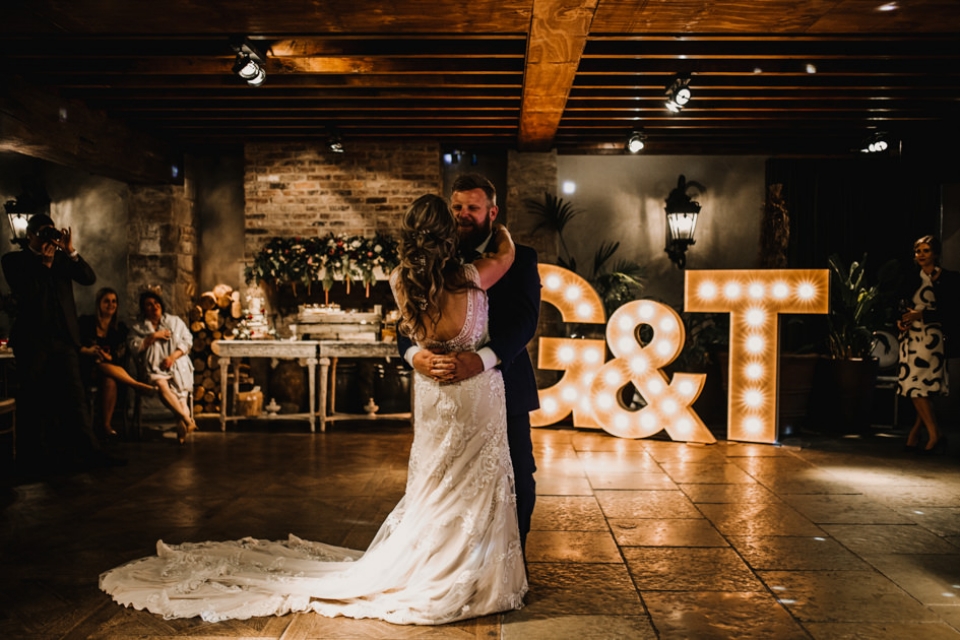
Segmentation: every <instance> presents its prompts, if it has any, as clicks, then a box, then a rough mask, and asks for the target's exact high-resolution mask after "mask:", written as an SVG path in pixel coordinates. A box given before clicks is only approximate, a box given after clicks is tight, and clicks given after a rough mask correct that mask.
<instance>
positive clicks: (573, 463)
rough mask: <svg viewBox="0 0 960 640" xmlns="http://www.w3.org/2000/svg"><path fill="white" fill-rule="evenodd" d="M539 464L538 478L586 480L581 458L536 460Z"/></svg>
mask: <svg viewBox="0 0 960 640" xmlns="http://www.w3.org/2000/svg"><path fill="white" fill-rule="evenodd" d="M534 459H535V460H536V462H537V473H536V474H535V475H536V476H537V477H539V476H541V475H557V476H569V477H571V478H577V477H582V478H586V477H587V474H586V473H585V472H584V470H583V463H582V462H581V461H580V457H579V456H560V457H557V458H553V459H552V460H549V461H547V460H541V459H539V458H534Z"/></svg>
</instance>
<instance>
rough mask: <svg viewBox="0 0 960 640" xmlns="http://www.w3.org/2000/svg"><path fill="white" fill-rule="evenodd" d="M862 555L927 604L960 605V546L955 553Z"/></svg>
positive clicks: (881, 571) (902, 587)
mask: <svg viewBox="0 0 960 640" xmlns="http://www.w3.org/2000/svg"><path fill="white" fill-rule="evenodd" d="M863 559H864V560H866V561H867V562H869V563H870V564H871V565H872V566H873V567H874V568H875V569H877V570H878V571H880V573H882V574H883V575H885V576H887V577H888V578H890V579H891V580H893V581H894V582H896V583H897V584H898V585H899V586H900V588H901V589H903V590H904V591H906V592H907V593H909V594H910V595H912V596H913V597H914V598H916V599H917V600H919V601H920V602H922V603H923V604H925V605H928V606H929V605H933V604H939V605H956V606H960V549H958V550H957V553H956V554H954V555H942V554H937V555H922V554H909V555H907V554H894V553H887V554H864V556H863Z"/></svg>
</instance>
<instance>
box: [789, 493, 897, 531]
mask: <svg viewBox="0 0 960 640" xmlns="http://www.w3.org/2000/svg"><path fill="white" fill-rule="evenodd" d="M784 502H786V503H787V504H789V505H790V506H791V507H793V508H794V509H796V510H797V511H799V512H800V513H801V514H803V515H804V516H806V517H807V518H809V519H810V520H811V521H813V522H815V523H816V524H913V521H912V520H911V519H909V518H907V517H905V516H903V515H902V514H899V513H897V512H896V511H894V510H893V509H890V508H889V507H885V506H883V505H881V504H878V503H877V502H875V501H874V500H873V499H871V498H869V497H867V496H862V495H789V496H785V497H784Z"/></svg>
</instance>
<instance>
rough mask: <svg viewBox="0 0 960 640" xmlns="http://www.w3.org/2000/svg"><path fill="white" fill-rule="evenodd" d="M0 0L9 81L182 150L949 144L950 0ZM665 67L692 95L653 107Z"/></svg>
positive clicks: (956, 23) (952, 98)
mask: <svg viewBox="0 0 960 640" xmlns="http://www.w3.org/2000/svg"><path fill="white" fill-rule="evenodd" d="M10 4H11V2H10V1H9V0H7V1H6V2H4V8H3V9H2V10H0V41H2V42H0V54H2V65H3V66H2V68H3V70H4V73H5V74H7V77H8V78H10V77H15V78H17V82H22V83H24V85H22V86H29V87H31V88H38V89H42V90H47V89H56V90H57V92H58V93H59V96H61V97H62V98H63V99H65V100H75V101H80V102H81V103H82V104H84V105H86V106H87V107H89V108H90V109H91V110H92V112H93V113H97V114H103V115H105V116H106V119H105V120H104V122H111V123H113V122H117V123H123V124H125V125H127V126H129V128H130V129H132V130H134V131H136V132H139V133H148V134H150V135H151V136H152V137H156V138H159V139H162V140H164V141H165V142H167V143H170V144H173V145H175V146H177V147H178V148H180V149H192V148H198V147H199V148H211V147H213V146H217V145H225V144H236V143H242V142H248V141H250V142H256V141H272V142H276V141H280V142H284V141H290V142H294V141H305V140H324V139H326V138H327V136H328V133H329V132H330V131H331V130H333V128H335V129H336V130H338V131H339V133H340V134H341V135H342V138H343V140H344V143H345V144H346V145H347V146H348V147H349V144H350V142H351V141H354V140H364V139H367V140H369V139H390V140H437V141H439V142H440V143H441V144H442V145H443V146H444V147H445V148H450V149H453V148H460V149H472V148H496V149H502V148H510V149H519V150H525V151H539V150H548V149H554V148H555V149H557V151H558V152H559V153H587V154H599V153H623V143H624V141H625V139H626V137H627V135H628V134H629V132H630V131H631V130H632V129H635V128H642V129H643V131H644V133H645V135H646V136H647V148H646V150H645V151H644V153H651V154H724V155H738V154H751V155H753V154H757V155H765V156H811V155H843V154H851V153H856V152H857V149H859V147H860V146H861V142H862V141H863V140H864V138H865V137H866V136H867V135H868V134H869V133H871V132H874V131H883V132H887V133H889V134H890V135H891V136H892V137H893V138H894V140H895V142H894V145H895V146H894V149H895V150H896V149H898V148H902V149H904V150H905V149H909V148H911V147H914V148H918V149H919V148H923V149H924V150H928V149H930V148H932V146H931V145H932V143H934V142H937V143H939V142H943V141H949V140H957V139H958V138H960V136H958V125H957V120H958V118H957V117H958V115H960V2H958V1H957V0H899V1H898V2H891V3H886V4H885V3H884V2H883V0H813V1H803V0H799V1H798V0H739V1H726V0H633V1H630V0H579V1H578V0H472V1H465V0H431V1H430V2H422V1H418V0H392V1H387V2H365V1H363V0H312V1H310V2H306V1H298V0H244V1H242V2H236V0H229V1H228V0H163V1H162V2H142V1H139V0H125V1H123V2H121V1H117V0H22V1H15V2H13V3H12V4H13V5H14V6H12V7H11V6H9V5H10ZM885 8H887V9H890V10H883V9H885ZM237 37H248V38H249V39H250V41H251V42H252V43H253V44H254V45H256V46H257V47H259V48H261V49H263V50H264V51H266V52H267V61H266V71H267V78H266V82H265V83H264V84H263V85H262V86H260V87H250V86H247V85H246V84H245V83H244V82H243V81H241V80H240V79H239V78H238V77H237V76H236V75H234V73H233V72H232V66H233V63H234V57H235V55H234V51H233V49H232V48H231V39H232V38H237ZM677 73H686V74H690V76H691V84H690V87H691V89H692V91H693V98H692V100H691V101H690V102H689V104H688V105H687V108H685V109H684V110H683V111H682V112H680V113H677V114H672V113H670V112H668V111H667V110H666V109H665V108H664V106H663V104H664V99H665V95H664V94H665V87H666V86H667V85H668V84H669V83H670V81H671V79H672V78H673V77H674V76H675V74H677ZM18 86H21V85H18ZM8 129H9V127H8ZM3 133H4V131H3V130H2V129H0V148H3V146H4V140H3ZM900 144H902V147H900V146H899V145H900ZM6 148H8V149H16V145H12V144H7V145H6Z"/></svg>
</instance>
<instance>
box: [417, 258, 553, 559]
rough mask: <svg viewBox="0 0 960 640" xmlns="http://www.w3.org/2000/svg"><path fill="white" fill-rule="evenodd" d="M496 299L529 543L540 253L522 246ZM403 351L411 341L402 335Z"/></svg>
mask: <svg viewBox="0 0 960 640" xmlns="http://www.w3.org/2000/svg"><path fill="white" fill-rule="evenodd" d="M487 297H488V299H489V300H490V342H489V343H488V344H487V345H486V346H488V347H490V348H491V349H493V351H494V353H496V354H497V357H498V358H499V359H500V364H499V369H500V371H501V372H502V373H503V383H504V387H506V396H507V397H506V400H507V439H508V440H509V442H510V459H511V461H512V462H513V475H514V479H515V482H516V492H517V521H518V523H519V525H520V542H521V544H522V545H524V548H526V540H527V532H529V531H530V518H531V516H532V514H533V506H534V503H535V502H536V499H537V491H536V488H537V487H536V482H535V481H534V479H533V474H534V472H535V471H536V470H537V466H536V463H535V462H534V459H533V444H532V442H531V440H530V412H531V411H533V410H534V409H538V408H539V407H540V401H539V396H538V394H537V380H536V377H535V376H534V372H533V363H532V362H531V361H530V355H529V354H528V353H527V344H528V343H529V342H530V341H531V340H532V339H533V336H534V335H535V334H536V332H537V322H538V320H539V316H540V274H539V272H538V271H537V252H536V251H534V250H533V249H532V248H530V247H527V246H524V245H519V244H518V245H517V252H516V257H515V258H514V261H513V265H512V266H511V267H510V270H509V271H507V273H506V275H504V276H503V278H501V279H500V281H499V282H497V284H495V285H493V286H492V287H490V289H489V291H487ZM398 342H399V345H398V346H399V349H400V354H401V355H403V354H404V353H406V351H407V349H408V348H410V346H411V344H412V343H411V341H410V340H409V339H408V338H406V337H404V336H399V337H398Z"/></svg>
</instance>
